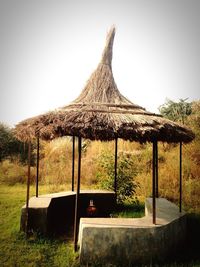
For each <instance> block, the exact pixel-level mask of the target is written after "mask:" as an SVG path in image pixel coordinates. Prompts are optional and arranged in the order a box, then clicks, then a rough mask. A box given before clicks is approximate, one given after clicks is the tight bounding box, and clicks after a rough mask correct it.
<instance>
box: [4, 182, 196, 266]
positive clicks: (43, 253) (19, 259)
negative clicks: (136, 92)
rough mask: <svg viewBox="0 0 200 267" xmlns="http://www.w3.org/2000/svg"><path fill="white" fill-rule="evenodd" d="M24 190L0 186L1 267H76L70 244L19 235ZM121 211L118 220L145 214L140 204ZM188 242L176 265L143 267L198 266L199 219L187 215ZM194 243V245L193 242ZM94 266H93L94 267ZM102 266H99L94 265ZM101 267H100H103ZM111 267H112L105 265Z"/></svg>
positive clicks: (46, 189) (16, 186) (45, 189)
mask: <svg viewBox="0 0 200 267" xmlns="http://www.w3.org/2000/svg"><path fill="white" fill-rule="evenodd" d="M48 191H49V188H48V187H45V186H41V187H40V192H41V193H46V192H48ZM33 194H34V188H33V187H32V186H31V195H33ZM25 196H26V186H25V185H15V186H8V185H2V184H0V266H2V267H12V266H13V267H14V266H15V267H26V266H27V267H40V266H41V267H49V266H51V267H57V266H58V267H68V266H74V267H75V266H79V263H78V260H77V256H78V255H77V254H75V253H74V252H73V246H72V243H71V242H67V241H65V240H62V239H47V238H42V237H39V236H36V235H32V236H31V237H30V238H28V239H26V236H25V235H24V233H21V232H19V227H20V211H21V207H22V205H23V204H24V203H25ZM124 208H125V210H122V207H121V210H120V208H119V209H118V211H117V212H118V216H129V217H135V215H136V214H137V215H139V216H140V217H141V216H143V214H144V206H142V205H140V204H137V203H136V204H126V205H125V207H123V209H124ZM190 222H191V223H190V230H192V231H191V233H192V234H191V240H190V244H193V245H194V246H193V247H190V249H189V251H188V253H186V255H185V256H184V258H182V260H180V259H176V262H175V261H174V262H172V263H168V264H164V265H157V264H155V265H146V267H147V266H149V267H150V266H152V267H153V266H163V267H164V266H165V267H181V266H188V267H192V266H194V267H197V266H200V256H199V255H200V253H199V246H198V244H199V240H200V239H199V238H200V236H199V233H200V230H199V231H195V228H196V229H200V216H198V215H196V214H195V215H193V214H191V215H190ZM194 241H195V242H194ZM93 266H95V265H93ZM96 266H101V265H96ZM103 266H105V265H103ZM103 266H102V267H103ZM108 266H110V267H111V265H108Z"/></svg>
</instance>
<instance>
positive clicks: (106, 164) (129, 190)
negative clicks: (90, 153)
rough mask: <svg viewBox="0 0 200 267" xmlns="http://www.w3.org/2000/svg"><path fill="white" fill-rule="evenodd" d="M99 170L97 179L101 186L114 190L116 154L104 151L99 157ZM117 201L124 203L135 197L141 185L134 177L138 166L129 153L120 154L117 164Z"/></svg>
mask: <svg viewBox="0 0 200 267" xmlns="http://www.w3.org/2000/svg"><path fill="white" fill-rule="evenodd" d="M98 165H99V172H98V174H97V180H98V181H99V186H100V188H103V189H106V190H114V177H115V171H114V155H113V153H112V154H111V153H109V152H107V153H105V152H103V153H102V154H101V155H100V157H99V159H98ZM117 169H118V172H117V202H118V203H123V202H124V201H125V200H126V199H129V198H131V197H133V195H134V193H135V190H136V188H137V187H138V186H139V185H138V184H137V183H136V182H135V181H134V177H135V176H136V175H137V167H136V166H135V164H134V160H133V158H132V157H131V156H130V155H128V154H119V155H118V166H117Z"/></svg>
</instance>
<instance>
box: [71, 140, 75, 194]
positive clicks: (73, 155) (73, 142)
mask: <svg viewBox="0 0 200 267" xmlns="http://www.w3.org/2000/svg"><path fill="white" fill-rule="evenodd" d="M74 161H75V136H73V137H72V191H74V166H75V164H74Z"/></svg>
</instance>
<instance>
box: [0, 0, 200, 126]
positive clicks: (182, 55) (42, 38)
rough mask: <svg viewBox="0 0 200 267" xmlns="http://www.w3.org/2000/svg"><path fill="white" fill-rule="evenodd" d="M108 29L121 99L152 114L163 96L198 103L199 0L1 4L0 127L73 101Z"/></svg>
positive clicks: (4, 0)
mask: <svg viewBox="0 0 200 267" xmlns="http://www.w3.org/2000/svg"><path fill="white" fill-rule="evenodd" d="M113 24H114V25H115V26H116V35H115V41H114V50H113V73H114V78H115V82H116V84H117V86H118V89H119V90H120V92H121V93H122V94H123V95H124V96H126V97H127V98H129V99H130V100H131V101H132V102H133V103H135V104H138V105H141V106H143V107H145V108H146V109H147V110H149V111H151V112H158V107H159V106H160V105H161V104H163V103H164V102H165V100H166V98H169V99H172V100H174V101H178V100H179V99H181V98H182V99H185V98H189V101H192V100H197V99H200V90H199V85H200V51H199V50H200V1H199V0H101V1H100V0H99V1H95V0H79V1H78V0H63V1H61V0H0V122H4V123H7V124H8V125H10V126H13V125H15V124H16V123H17V122H19V121H21V120H23V119H26V118H29V117H32V116H35V115H38V114H41V113H44V112H47V111H49V110H53V109H55V108H58V107H61V106H63V105H66V104H68V103H70V102H71V101H73V100H74V99H75V98H76V97H77V96H78V95H79V93H80V92H81V90H82V89H83V87H84V85H85V83H86V81H87V80H88V79H89V77H90V74H91V73H92V71H93V70H94V69H95V68H96V66H97V64H98V63H99V61H100V58H101V54H102V50H103V48H104V44H105V38H106V33H107V31H108V30H109V28H110V27H111V25H113Z"/></svg>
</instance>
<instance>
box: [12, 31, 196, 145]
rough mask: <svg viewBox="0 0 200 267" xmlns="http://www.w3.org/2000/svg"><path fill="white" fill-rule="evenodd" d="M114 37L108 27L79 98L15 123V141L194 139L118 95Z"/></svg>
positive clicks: (171, 122)
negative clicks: (61, 137)
mask: <svg viewBox="0 0 200 267" xmlns="http://www.w3.org/2000/svg"><path fill="white" fill-rule="evenodd" d="M114 36H115V28H114V27H112V28H111V30H110V31H109V33H108V35H107V40H106V45H105V48H104V51H103V54H102V58H101V61H100V63H99V65H98V66H97V69H96V70H95V71H94V72H93V73H92V75H91V76H90V78H89V80H88V81H87V83H86V86H85V87H84V89H83V90H82V92H81V94H80V95H79V97H78V98H76V99H75V100H74V101H73V102H72V103H71V104H69V105H67V106H65V107H62V108H59V109H57V110H55V111H51V112H48V113H45V114H43V115H39V116H36V117H33V118H30V119H27V120H25V121H22V122H21V123H19V124H18V125H17V126H16V128H15V135H16V137H17V138H18V139H20V140H23V141H28V140H29V139H32V138H34V137H35V136H36V135H38V134H39V135H40V137H41V138H42V139H46V140H49V139H53V138H56V137H59V136H65V135H72V136H80V137H83V138H87V139H91V140H102V141H109V140H113V139H115V138H122V139H125V140H130V141H138V142H141V143H143V142H152V141H155V140H157V141H163V142H185V143H187V142H190V141H192V140H193V139H194V134H193V132H192V131H191V130H190V129H188V128H186V127H185V126H183V125H180V124H178V123H175V122H173V121H170V120H168V119H165V118H163V117H162V116H161V115H158V114H154V113H151V112H148V111H146V110H145V109H144V108H142V107H140V106H138V105H136V104H134V103H132V102H131V101H130V100H128V99H127V98H126V97H124V96H123V95H122V94H121V93H120V92H119V90H118V88H117V85H116V83H115V80H114V77H113V73H112V49H113V41H114Z"/></svg>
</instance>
